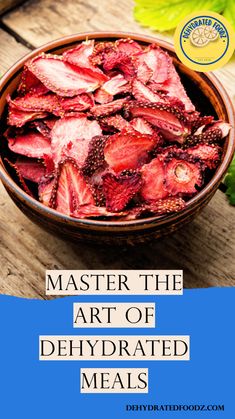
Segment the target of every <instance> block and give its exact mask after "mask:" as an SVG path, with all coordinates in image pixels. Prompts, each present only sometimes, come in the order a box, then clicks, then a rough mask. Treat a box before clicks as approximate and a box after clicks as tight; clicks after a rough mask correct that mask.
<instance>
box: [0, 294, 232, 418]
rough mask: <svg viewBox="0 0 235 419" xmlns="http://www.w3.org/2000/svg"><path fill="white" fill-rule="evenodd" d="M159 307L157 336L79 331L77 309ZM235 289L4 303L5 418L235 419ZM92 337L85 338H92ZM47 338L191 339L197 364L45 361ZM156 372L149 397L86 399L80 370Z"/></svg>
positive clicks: (0, 304) (5, 299)
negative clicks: (78, 305) (42, 350)
mask: <svg viewBox="0 0 235 419" xmlns="http://www.w3.org/2000/svg"><path fill="white" fill-rule="evenodd" d="M79 301H80V302H81V301H82V302H155V303H156V328H155V329H105V328H99V329H74V328H73V302H79ZM234 301H235V288H210V289H195V290H184V295H183V296H158V297H155V296H148V297H144V296H141V297H136V296H135V297H134V296H122V297H120V296H117V297H115V296H114V297H106V296H99V297H95V296H94V297H93V296H92V297H91V296H83V297H65V298H59V299H56V300H51V301H39V300H27V299H22V298H17V297H10V296H6V295H1V296H0V315H1V326H0V327H1V335H0V336H1V345H0V390H1V391H0V397H1V401H0V417H1V418H4V419H13V418H14V419H15V418H22V419H32V418H34V419H37V418H44V419H49V418H53V419H62V418H86V419H92V418H103V419H120V418H129V417H138V418H139V417H146V416H148V415H150V416H151V417H152V416H155V415H156V417H158V418H165V417H172V418H182V419H183V418H191V417H192V418H194V417H203V418H207V417H210V418H212V417H215V418H217V417H221V418H226V419H232V418H233V417H234V415H235V408H234V376H235V368H234V367H235V363H234V346H235V334H234V329H235V328H234V319H235V305H234ZM84 330H85V332H84ZM40 335H108V336H110V335H190V340H191V348H190V358H191V359H190V361H169V362H166V361H131V362H130V361H118V362H117V361H116V362H114V361H86V362H85V361H69V362H67V361H47V362H44V361H39V336H40ZM81 367H82V368H93V367H95V368H101V367H103V368H109V367H110V368H115V367H117V368H120V367H123V368H148V369H149V392H148V394H81V393H80V368H81Z"/></svg>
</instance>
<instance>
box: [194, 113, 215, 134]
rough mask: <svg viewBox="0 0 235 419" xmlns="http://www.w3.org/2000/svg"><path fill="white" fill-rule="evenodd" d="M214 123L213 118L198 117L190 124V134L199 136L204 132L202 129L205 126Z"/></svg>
mask: <svg viewBox="0 0 235 419" xmlns="http://www.w3.org/2000/svg"><path fill="white" fill-rule="evenodd" d="M213 121H214V117H213V116H208V115H206V116H200V115H199V116H198V117H197V118H195V120H194V121H193V124H192V132H193V133H194V134H201V133H202V131H203V130H204V128H205V127H206V126H207V125H210V124H212V123H213Z"/></svg>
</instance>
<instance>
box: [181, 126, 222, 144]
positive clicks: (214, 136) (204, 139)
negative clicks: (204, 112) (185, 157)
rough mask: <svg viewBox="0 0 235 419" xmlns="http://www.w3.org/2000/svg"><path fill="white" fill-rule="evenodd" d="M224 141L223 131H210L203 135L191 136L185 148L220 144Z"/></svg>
mask: <svg viewBox="0 0 235 419" xmlns="http://www.w3.org/2000/svg"><path fill="white" fill-rule="evenodd" d="M221 140H222V131H221V129H219V128H218V129H216V128H213V129H208V130H206V131H205V132H202V133H201V134H194V135H190V136H188V137H187V138H186V141H185V147H186V148H188V147H190V146H194V145H197V144H216V143H220V142H221Z"/></svg>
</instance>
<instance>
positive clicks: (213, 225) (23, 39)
mask: <svg viewBox="0 0 235 419" xmlns="http://www.w3.org/2000/svg"><path fill="white" fill-rule="evenodd" d="M132 9H133V4H132V2H131V0H119V1H118V2H117V1H116V0H99V1H97V2H93V0H86V1H82V0H66V2H65V1H64V0H57V1H54V0H37V1H34V0H29V1H27V2H25V3H23V5H21V6H18V7H16V8H14V9H12V10H10V11H8V12H7V13H6V14H5V15H3V16H2V17H1V20H0V22H1V25H0V71H1V73H3V72H4V71H6V70H7V69H8V68H9V67H10V66H11V65H12V64H13V63H14V62H15V61H16V60H17V59H18V58H20V57H22V56H23V55H24V54H26V53H27V52H28V51H29V50H31V49H33V48H35V47H38V46H40V45H41V44H44V43H46V42H48V41H51V40H53V39H56V38H59V37H60V36H64V35H69V34H73V33H76V32H84V31H97V30H125V31H133V32H139V33H140V32H143V33H148V34H152V35H153V34H154V33H153V32H151V31H150V30H148V29H146V28H144V29H143V28H142V27H140V26H139V24H138V23H137V22H135V21H134V18H133V14H132ZM157 36H160V37H161V38H165V39H166V38H167V39H171V35H169V36H165V35H164V36H163V35H161V34H157ZM216 73H217V75H219V78H220V80H221V81H222V83H223V84H224V86H225V87H226V88H227V90H228V92H229V94H230V95H231V97H232V99H234V93H235V61H234V58H233V59H232V60H231V61H230V63H229V64H227V65H226V66H225V67H224V68H223V69H222V70H219V71H217V72H216ZM234 214H235V209H234V207H231V206H230V205H229V203H228V200H227V198H226V196H225V194H224V193H223V192H221V191H220V190H218V191H217V193H216V194H215V196H214V198H213V199H212V201H211V202H210V203H209V205H208V206H207V207H206V208H205V209H204V210H203V211H202V213H201V214H200V215H199V216H198V217H197V218H196V219H195V221H193V222H192V223H191V224H190V225H188V226H186V227H185V228H183V229H182V230H180V231H179V232H177V233H175V234H174V235H172V236H170V237H167V238H165V239H163V240H161V241H156V242H154V243H151V244H146V245H145V246H140V247H139V246H138V247H132V248H125V247H123V248H112V249H110V248H109V249H108V250H107V249H106V248H102V246H100V245H99V244H97V246H95V247H94V246H93V247H92V246H90V245H86V244H82V245H81V244H77V245H76V244H71V243H68V242H66V241H64V240H62V239H58V238H55V237H53V236H52V235H51V234H49V233H47V232H45V231H43V230H41V228H39V227H37V226H35V225H34V224H33V223H32V222H31V221H29V220H28V219H27V218H26V217H25V216H24V215H23V214H22V213H21V212H20V211H19V210H18V209H17V208H16V207H15V205H14V204H13V203H12V201H11V200H10V198H9V197H8V196H7V194H6V192H5V190H4V188H3V186H2V185H1V186H0V292H1V293H4V294H10V295H17V296H22V297H29V298H40V299H45V298H46V297H45V295H44V275H45V270H46V269H96V268H97V269H98V268H99V269H102V268H103V269H110V268H112V269H115V268H116V269H138V268H143V269H144V268H145V269H160V268H163V269H164V268H165V269H183V270H184V284H185V287H187V288H196V287H210V286H235V258H234V250H235V234H234Z"/></svg>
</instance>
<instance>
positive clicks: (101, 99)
mask: <svg viewBox="0 0 235 419" xmlns="http://www.w3.org/2000/svg"><path fill="white" fill-rule="evenodd" d="M94 99H95V101H96V102H97V103H100V104H101V105H104V104H105V103H109V102H112V101H113V95H110V93H107V92H106V91H105V90H103V89H102V87H100V88H99V89H97V90H96V91H95V92H94Z"/></svg>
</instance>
